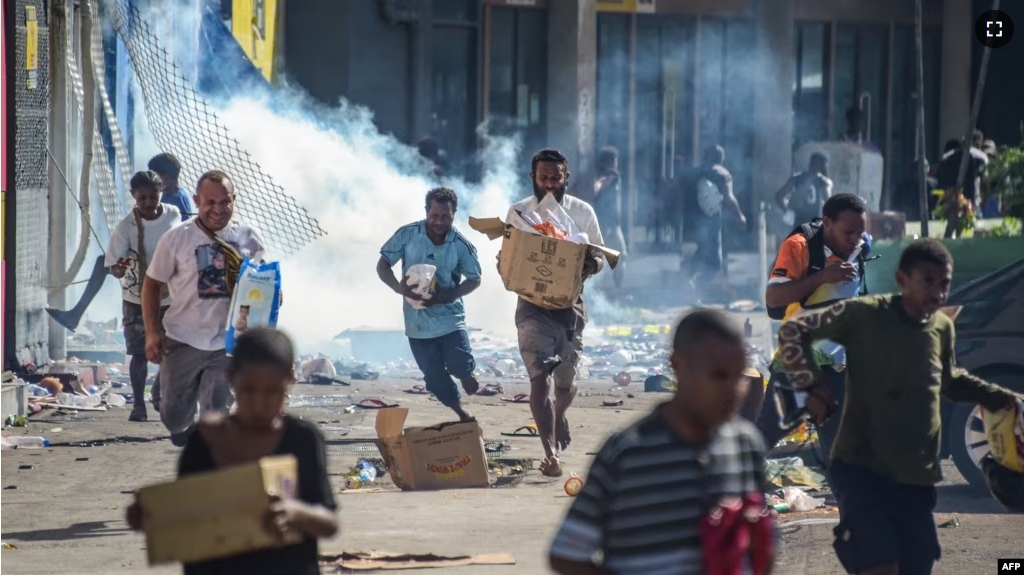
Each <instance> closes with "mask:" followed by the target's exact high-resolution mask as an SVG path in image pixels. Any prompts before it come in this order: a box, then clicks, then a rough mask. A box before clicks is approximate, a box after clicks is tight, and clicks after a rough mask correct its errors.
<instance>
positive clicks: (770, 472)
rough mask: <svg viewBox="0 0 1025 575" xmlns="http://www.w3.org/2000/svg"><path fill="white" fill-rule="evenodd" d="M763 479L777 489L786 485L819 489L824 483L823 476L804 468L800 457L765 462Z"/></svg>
mask: <svg viewBox="0 0 1025 575" xmlns="http://www.w3.org/2000/svg"><path fill="white" fill-rule="evenodd" d="M765 477H766V479H768V480H769V482H770V483H772V484H773V485H776V486H778V487H784V486H786V485H804V486H807V487H819V486H820V485H822V484H823V483H825V482H826V477H825V476H824V475H822V474H821V473H818V472H817V471H815V470H813V469H812V468H810V467H808V466H806V465H805V464H804V461H802V460H801V458H800V457H786V458H783V459H769V460H768V461H766V462H765Z"/></svg>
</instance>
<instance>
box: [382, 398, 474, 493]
mask: <svg viewBox="0 0 1025 575" xmlns="http://www.w3.org/2000/svg"><path fill="white" fill-rule="evenodd" d="M408 413H409V409H407V408H404V407H392V408H387V409H382V410H380V411H378V412H377V449H378V450H379V451H380V452H381V457H382V458H384V461H385V463H386V464H387V466H388V474H389V475H390V476H391V478H392V482H393V483H394V484H395V485H396V486H397V487H400V488H402V489H403V490H406V491H414V490H425V489H455V488H462V487H488V486H489V485H490V481H489V479H488V461H487V458H486V456H485V454H484V439H483V434H482V433H481V430H480V425H479V424H478V423H477V422H476V421H468V422H454V423H441V424H438V425H434V426H431V427H410V428H408V429H405V430H403V427H402V426H403V425H404V424H405V422H406V416H407V415H408Z"/></svg>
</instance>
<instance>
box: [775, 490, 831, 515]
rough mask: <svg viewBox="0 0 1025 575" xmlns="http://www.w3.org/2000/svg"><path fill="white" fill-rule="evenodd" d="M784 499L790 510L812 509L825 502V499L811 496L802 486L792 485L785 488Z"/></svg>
mask: <svg viewBox="0 0 1025 575" xmlns="http://www.w3.org/2000/svg"><path fill="white" fill-rule="evenodd" d="M783 501H785V502H786V504H787V506H788V507H789V510H790V511H797V512H802V511H811V510H812V509H815V508H817V507H820V506H822V505H824V504H825V502H826V500H825V499H817V498H814V497H811V496H809V495H808V494H807V493H805V492H804V491H801V489H800V488H798V487H794V486H790V487H784V488H783Z"/></svg>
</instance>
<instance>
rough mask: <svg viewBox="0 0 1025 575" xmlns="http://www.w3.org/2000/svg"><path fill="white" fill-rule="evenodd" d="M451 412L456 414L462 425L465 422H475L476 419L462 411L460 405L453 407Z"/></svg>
mask: <svg viewBox="0 0 1025 575" xmlns="http://www.w3.org/2000/svg"><path fill="white" fill-rule="evenodd" d="M452 411H454V412H456V415H457V416H459V421H462V422H464V423H465V422H467V421H476V420H477V418H476V417H474V416H473V415H472V414H471V413H470V412H469V411H466V410H465V409H463V406H462V405H457V406H456V407H453V408H452Z"/></svg>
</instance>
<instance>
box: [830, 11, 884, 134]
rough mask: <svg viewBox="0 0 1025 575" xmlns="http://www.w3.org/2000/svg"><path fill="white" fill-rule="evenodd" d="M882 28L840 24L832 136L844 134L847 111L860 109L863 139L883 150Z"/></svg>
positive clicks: (834, 85)
mask: <svg viewBox="0 0 1025 575" xmlns="http://www.w3.org/2000/svg"><path fill="white" fill-rule="evenodd" d="M888 37H889V32H888V30H887V28H886V26H882V25H854V24H840V25H838V26H837V34H836V75H835V78H834V84H833V87H834V99H833V134H834V135H835V136H837V137H841V136H843V135H845V134H846V133H847V110H849V109H850V108H856V107H861V108H862V109H863V113H864V116H863V118H862V126H861V130H862V137H864V138H865V139H867V140H869V141H871V142H872V143H874V144H876V145H877V146H879V147H880V148H883V147H884V146H883V143H884V142H885V139H886V138H885V135H884V134H883V129H884V126H885V124H886V121H885V117H886V114H885V109H886V108H885V106H886V71H887V67H888V66H887V59H888V54H887V51H886V45H887V40H888Z"/></svg>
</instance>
